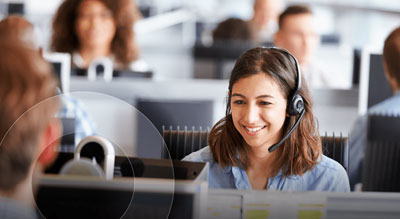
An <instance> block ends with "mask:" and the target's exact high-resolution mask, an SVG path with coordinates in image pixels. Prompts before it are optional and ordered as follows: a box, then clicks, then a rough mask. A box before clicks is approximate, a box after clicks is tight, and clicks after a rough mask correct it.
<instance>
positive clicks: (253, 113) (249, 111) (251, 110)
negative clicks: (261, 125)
mask: <svg viewBox="0 0 400 219" xmlns="http://www.w3.org/2000/svg"><path fill="white" fill-rule="evenodd" d="M244 117H245V121H246V122H247V123H249V124H252V123H255V122H257V120H258V118H259V110H258V107H256V106H252V105H249V106H248V107H246V109H245V115H244Z"/></svg>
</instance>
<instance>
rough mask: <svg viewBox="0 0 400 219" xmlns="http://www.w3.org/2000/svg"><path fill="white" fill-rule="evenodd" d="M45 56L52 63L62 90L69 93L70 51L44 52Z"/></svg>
mask: <svg viewBox="0 0 400 219" xmlns="http://www.w3.org/2000/svg"><path fill="white" fill-rule="evenodd" d="M43 58H44V59H45V60H46V61H48V62H49V63H50V64H52V66H53V69H54V73H55V74H56V77H57V78H58V79H59V83H60V86H61V90H62V92H63V93H68V92H69V90H70V80H71V55H70V54H68V53H51V52H44V53H43Z"/></svg>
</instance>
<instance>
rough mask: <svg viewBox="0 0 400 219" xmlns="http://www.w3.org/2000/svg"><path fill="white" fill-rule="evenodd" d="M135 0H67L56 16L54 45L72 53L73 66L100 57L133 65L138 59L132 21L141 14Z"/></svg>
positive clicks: (124, 66)
mask: <svg viewBox="0 0 400 219" xmlns="http://www.w3.org/2000/svg"><path fill="white" fill-rule="evenodd" d="M134 2H135V1H132V0H64V1H63V2H62V4H61V5H60V7H59V8H58V10H57V12H56V14H55V16H54V19H53V35H52V38H51V49H52V50H54V51H55V52H65V53H70V54H72V62H73V67H78V68H87V67H88V66H89V65H90V63H91V62H92V61H93V60H94V59H95V58H97V57H107V58H110V59H111V60H113V61H114V66H116V68H118V69H130V68H133V66H134V64H135V63H134V61H137V59H138V53H139V52H138V47H137V45H136V44H135V41H134V32H133V25H134V23H135V21H136V20H138V19H139V18H140V12H139V10H138V9H137V7H136V5H135V3H134Z"/></svg>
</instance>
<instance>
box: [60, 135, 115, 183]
mask: <svg viewBox="0 0 400 219" xmlns="http://www.w3.org/2000/svg"><path fill="white" fill-rule="evenodd" d="M81 158H82V159H81ZM84 158H85V159H84ZM114 160H115V150H114V146H113V145H112V143H111V142H110V141H109V140H107V139H106V138H104V137H101V136H87V137H85V138H84V139H82V140H81V142H79V144H78V146H77V147H76V148H75V153H74V159H72V160H69V161H68V162H67V163H66V164H64V165H63V167H62V168H61V171H60V173H61V174H75V175H76V174H78V175H85V173H91V174H88V175H93V174H94V175H96V176H104V178H105V179H107V180H111V179H112V178H113V176H114ZM82 169H85V170H86V171H83V170H82Z"/></svg>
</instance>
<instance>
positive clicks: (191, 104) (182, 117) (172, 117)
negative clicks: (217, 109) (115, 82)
mask: <svg viewBox="0 0 400 219" xmlns="http://www.w3.org/2000/svg"><path fill="white" fill-rule="evenodd" d="M213 105H214V104H213V101H212V100H183V99H180V100H172V99H155V98H149V99H146V98H139V99H138V100H137V104H136V106H137V109H138V110H139V111H140V112H141V113H143V115H144V116H138V118H137V124H138V126H137V127H138V130H137V131H138V132H137V133H138V134H137V151H136V152H137V154H136V155H137V156H139V157H148V158H161V157H162V151H163V147H160V142H162V141H163V138H162V136H161V134H162V126H163V125H165V126H169V125H172V126H178V125H179V126H181V127H184V126H185V125H189V126H195V127H199V126H201V127H211V126H212V125H213V110H214V106H213ZM148 120H150V122H151V123H150V122H149V121H148ZM152 124H153V125H154V126H153V125H152Z"/></svg>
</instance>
